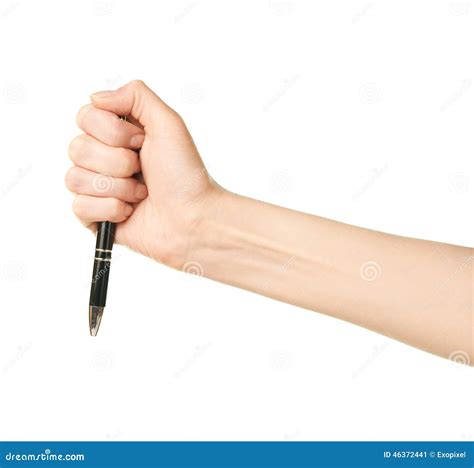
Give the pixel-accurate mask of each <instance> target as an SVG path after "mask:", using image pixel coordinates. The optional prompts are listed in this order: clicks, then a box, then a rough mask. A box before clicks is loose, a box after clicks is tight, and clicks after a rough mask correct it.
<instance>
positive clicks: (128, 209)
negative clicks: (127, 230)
mask: <svg viewBox="0 0 474 468" xmlns="http://www.w3.org/2000/svg"><path fill="white" fill-rule="evenodd" d="M132 211H133V207H132V206H131V205H125V216H127V218H128V217H129V216H130V215H131V214H132Z"/></svg>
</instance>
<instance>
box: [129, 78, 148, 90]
mask: <svg viewBox="0 0 474 468" xmlns="http://www.w3.org/2000/svg"><path fill="white" fill-rule="evenodd" d="M130 85H131V87H132V88H133V89H136V90H139V89H143V88H146V84H145V82H144V81H142V80H133V81H131V82H130Z"/></svg>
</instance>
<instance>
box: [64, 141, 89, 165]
mask: <svg viewBox="0 0 474 468" xmlns="http://www.w3.org/2000/svg"><path fill="white" fill-rule="evenodd" d="M84 143H85V142H84V136H83V135H79V136H77V137H75V138H73V139H72V141H71V143H70V144H69V148H68V154H69V158H70V159H71V161H73V162H74V161H75V160H77V158H78V156H79V155H80V154H81V153H82V151H83V148H84Z"/></svg>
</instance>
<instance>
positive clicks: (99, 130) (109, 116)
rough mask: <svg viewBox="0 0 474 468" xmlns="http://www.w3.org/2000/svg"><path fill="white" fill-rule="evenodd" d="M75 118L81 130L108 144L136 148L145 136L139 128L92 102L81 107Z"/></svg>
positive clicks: (139, 146) (140, 144)
mask: <svg viewBox="0 0 474 468" xmlns="http://www.w3.org/2000/svg"><path fill="white" fill-rule="evenodd" d="M76 120H77V125H78V127H79V128H80V129H81V130H83V131H84V132H85V133H87V134H89V135H91V136H93V137H94V138H97V140H99V141H101V142H102V143H105V144H106V145H108V146H114V147H116V148H117V147H123V148H129V149H138V148H141V146H142V144H143V140H144V138H145V135H144V132H143V130H142V129H141V128H138V127H137V126H135V125H133V124H131V123H130V122H127V121H126V120H123V119H120V118H119V117H118V116H117V114H114V113H112V112H109V111H107V110H102V109H98V108H97V107H95V106H93V105H92V104H88V105H87V106H84V107H82V108H81V109H80V110H79V113H78V114H77V119H76Z"/></svg>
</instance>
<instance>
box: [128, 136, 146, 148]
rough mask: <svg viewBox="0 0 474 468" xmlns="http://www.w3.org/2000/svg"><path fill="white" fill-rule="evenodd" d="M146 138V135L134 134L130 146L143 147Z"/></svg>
mask: <svg viewBox="0 0 474 468" xmlns="http://www.w3.org/2000/svg"><path fill="white" fill-rule="evenodd" d="M144 139H145V135H133V136H132V138H130V146H133V147H134V148H141V146H142V145H143V140H144Z"/></svg>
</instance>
